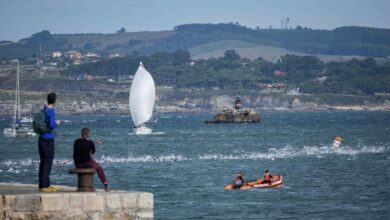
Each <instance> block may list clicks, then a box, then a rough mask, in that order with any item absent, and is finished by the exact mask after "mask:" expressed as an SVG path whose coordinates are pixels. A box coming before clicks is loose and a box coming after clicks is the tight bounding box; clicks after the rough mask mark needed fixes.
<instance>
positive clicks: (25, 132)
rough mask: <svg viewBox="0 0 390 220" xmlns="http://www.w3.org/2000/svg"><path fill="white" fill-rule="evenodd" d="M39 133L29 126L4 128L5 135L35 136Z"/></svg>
mask: <svg viewBox="0 0 390 220" xmlns="http://www.w3.org/2000/svg"><path fill="white" fill-rule="evenodd" d="M36 135H37V134H36V133H35V132H34V131H33V130H32V129H31V128H28V127H21V128H18V129H17V128H15V127H12V128H4V137H35V136H36Z"/></svg>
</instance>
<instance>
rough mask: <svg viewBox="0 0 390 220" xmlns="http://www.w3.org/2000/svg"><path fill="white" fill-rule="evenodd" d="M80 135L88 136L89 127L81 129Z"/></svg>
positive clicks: (86, 137)
mask: <svg viewBox="0 0 390 220" xmlns="http://www.w3.org/2000/svg"><path fill="white" fill-rule="evenodd" d="M81 137H82V138H85V139H88V138H89V128H83V129H81Z"/></svg>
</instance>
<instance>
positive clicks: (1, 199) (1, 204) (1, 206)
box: [0, 195, 5, 214]
mask: <svg viewBox="0 0 390 220" xmlns="http://www.w3.org/2000/svg"><path fill="white" fill-rule="evenodd" d="M4 203H5V198H4V196H3V195H0V212H3V210H4V208H5V204H4ZM0 214H1V213H0Z"/></svg>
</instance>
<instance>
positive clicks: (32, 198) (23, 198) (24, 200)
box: [11, 194, 41, 212]
mask: <svg viewBox="0 0 390 220" xmlns="http://www.w3.org/2000/svg"><path fill="white" fill-rule="evenodd" d="M40 208H41V199H40V196H39V195H35V194H26V195H17V196H16V198H15V199H14V202H13V205H12V207H11V209H12V210H14V211H18V212H28V211H36V210H39V209H40Z"/></svg>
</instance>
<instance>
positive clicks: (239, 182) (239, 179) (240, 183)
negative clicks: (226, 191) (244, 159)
mask: <svg viewBox="0 0 390 220" xmlns="http://www.w3.org/2000/svg"><path fill="white" fill-rule="evenodd" d="M233 184H234V188H240V187H241V186H243V185H245V182H244V179H243V178H242V173H241V172H238V174H237V176H236V179H235V180H234V182H233Z"/></svg>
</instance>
